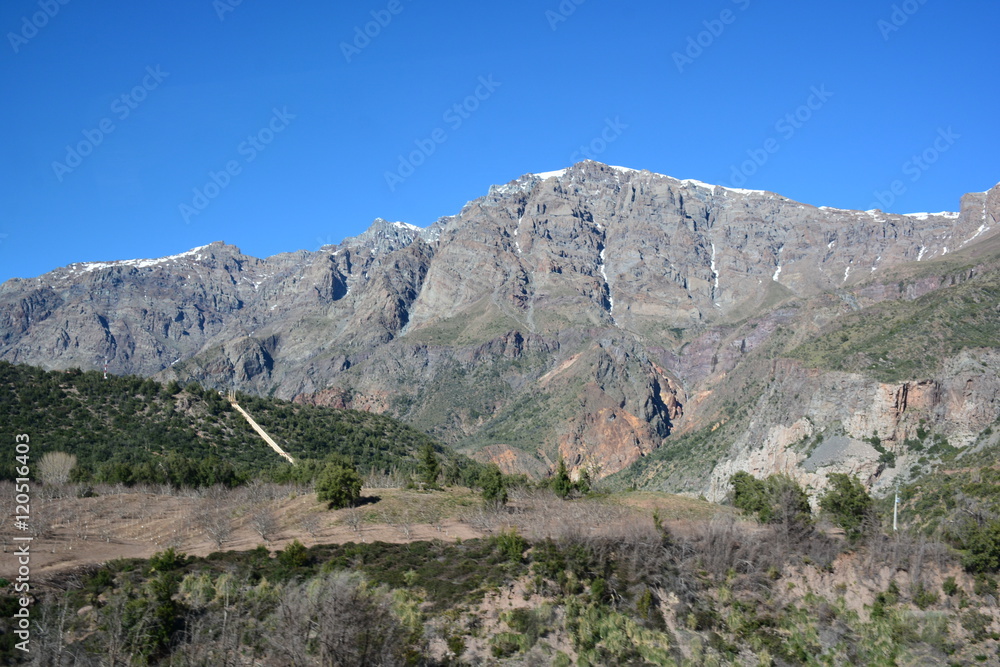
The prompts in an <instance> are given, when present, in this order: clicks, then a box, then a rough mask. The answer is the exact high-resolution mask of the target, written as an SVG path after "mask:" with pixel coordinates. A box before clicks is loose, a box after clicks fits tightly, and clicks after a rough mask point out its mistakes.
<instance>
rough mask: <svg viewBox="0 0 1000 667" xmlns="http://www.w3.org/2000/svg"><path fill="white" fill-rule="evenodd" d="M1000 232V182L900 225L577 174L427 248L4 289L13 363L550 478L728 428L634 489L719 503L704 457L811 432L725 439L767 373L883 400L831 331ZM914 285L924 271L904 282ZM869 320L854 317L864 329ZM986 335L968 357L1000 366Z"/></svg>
mask: <svg viewBox="0 0 1000 667" xmlns="http://www.w3.org/2000/svg"><path fill="white" fill-rule="evenodd" d="M998 217H1000V187H998V188H994V189H993V190H991V191H989V192H988V193H978V194H977V193H974V194H970V195H966V196H965V197H964V198H963V200H962V205H961V210H960V212H958V213H942V214H933V215H928V214H917V215H910V216H902V215H891V214H886V213H882V212H880V211H867V212H863V211H843V210H837V209H830V208H816V207H813V206H809V205H806V204H801V203H798V202H795V201H792V200H789V199H787V198H784V197H781V196H780V195H777V194H774V193H770V192H759V191H746V190H734V189H727V188H722V187H718V186H711V185H707V184H704V183H700V182H697V181H690V180H689V181H680V180H677V179H673V178H670V177H667V176H662V175H659V174H653V173H650V172H646V171H635V170H631V169H625V168H621V167H610V166H607V165H603V164H599V163H596V162H583V163H580V164H577V165H574V166H573V167H571V168H569V169H566V170H562V171H560V172H553V173H549V174H544V175H540V176H536V175H532V174H528V175H525V176H522V177H520V178H518V179H516V180H514V181H511V182H510V183H507V184H505V185H500V186H494V187H492V188H490V191H489V193H488V194H487V195H486V196H484V197H482V198H480V199H477V200H476V201H473V202H470V203H468V204H467V205H466V206H465V207H464V208H463V209H462V210H461V212H460V213H459V214H458V215H455V216H451V217H447V218H442V219H441V220H439V221H438V222H437V223H435V224H434V225H432V226H431V227H429V228H428V229H426V230H421V229H419V228H415V227H413V226H411V225H406V224H404V223H389V222H386V221H384V220H377V221H376V222H375V224H373V226H372V227H371V229H369V230H368V231H367V232H365V233H364V234H362V235H360V236H358V237H355V238H352V239H347V240H345V241H344V242H343V243H341V244H339V245H337V246H330V247H326V248H323V249H322V250H320V251H318V252H315V253H307V252H298V253H290V254H285V255H278V256H275V257H271V258H267V259H263V260H262V259H255V258H251V257H246V256H244V255H242V254H241V253H240V252H239V250H238V249H236V248H234V247H232V246H226V245H224V244H212V245H210V246H206V247H204V248H200V249H195V250H193V251H190V252H188V253H184V254H183V255H180V256H177V257H173V258H166V259H163V260H133V261H131V262H110V263H90V264H77V265H71V266H70V267H66V268H64V269H59V270H56V271H53V272H51V273H49V274H46V275H45V276H41V277H39V278H36V279H32V280H18V281H9V282H7V283H5V284H4V285H3V286H0V358H3V359H6V360H10V361H14V362H22V363H36V364H40V365H44V366H45V367H48V368H65V367H69V366H81V367H85V368H95V367H98V366H99V365H100V364H101V363H103V360H104V359H105V358H108V359H110V360H111V368H112V370H113V371H114V372H134V373H140V374H146V375H154V374H155V375H157V377H159V378H162V379H178V380H190V379H194V380H198V381H199V382H201V383H203V384H205V385H207V386H211V387H218V388H225V387H236V388H238V389H241V390H243V391H247V392H252V393H256V394H264V395H267V394H273V395H275V396H278V397H281V398H286V399H290V398H295V399H296V400H297V401H299V402H301V403H317V404H325V405H332V406H340V407H356V408H362V409H366V410H371V411H375V412H387V413H389V414H392V415H395V416H398V417H402V418H404V419H406V420H408V421H410V422H412V423H413V424H415V425H417V426H418V427H420V428H422V429H425V430H426V431H428V432H430V433H431V434H432V435H434V436H435V437H438V438H440V439H441V440H443V441H445V442H447V443H450V444H452V445H454V446H457V447H459V448H464V449H466V450H467V451H469V452H473V451H481V450H483V451H486V452H487V454H488V455H489V456H490V457H492V458H494V459H495V460H497V461H498V462H499V463H502V464H504V465H505V466H507V467H508V468H510V469H512V470H514V469H521V470H525V471H531V472H535V473H541V472H544V471H545V470H546V469H548V468H550V467H551V466H552V465H553V464H554V462H555V459H556V458H557V457H558V456H563V457H564V458H566V459H567V461H568V462H569V463H571V464H572V466H573V467H574V468H577V469H579V468H583V467H588V468H591V469H592V470H593V472H595V473H597V474H598V475H602V476H603V475H608V474H612V473H615V472H618V471H621V470H623V469H625V468H627V467H628V466H630V465H632V464H635V462H636V461H639V460H640V459H642V458H644V457H647V456H649V455H650V454H651V453H653V452H654V451H656V450H658V449H660V448H661V446H663V445H667V447H666V449H664V450H663V451H664V452H669V451H673V452H675V453H676V452H677V447H678V446H679V444H680V442H681V441H682V439H683V438H686V437H690V435H691V434H694V433H697V432H701V431H702V430H705V429H711V427H712V426H716V428H715V430H707V431H706V432H708V433H710V434H711V437H707V438H706V442H708V441H711V443H712V444H711V446H710V447H709V450H710V451H709V452H708V453H707V454H706V456H702V454H703V453H705V452H699V451H692V452H683V455H682V456H680V457H679V459H678V460H681V459H683V460H689V459H692V458H694V459H698V460H700V461H701V463H699V464H698V465H694V464H690V465H689V464H685V466H682V467H683V468H684V469H685V470H687V472H684V473H683V474H678V475H675V476H674V477H670V476H669V475H668V476H667V478H669V479H670V480H672V481H669V482H668V481H665V480H666V479H667V478H665V477H664V476H663V470H662V469H661V468H657V467H656V466H654V467H652V468H650V467H648V466H647V467H646V468H645V470H646V472H644V473H643V474H642V475H639V477H638V478H636V479H641V480H643V481H642V483H644V484H647V485H663V484H667V485H669V486H672V487H673V488H685V489H690V490H709V489H710V487H711V485H712V483H711V482H710V481H709V476H708V473H709V472H710V470H711V463H712V458H713V457H714V458H719V459H720V461H722V460H723V459H724V460H726V461H730V460H735V461H742V463H740V465H744V466H748V465H749V463H748V461H747V460H745V457H744V458H740V457H741V456H742V455H741V454H740V453H739V452H740V451H742V450H743V449H745V447H742V446H741V445H739V444H738V442H737V441H740V442H742V440H741V438H750V439H756V438H757V437H758V435H759V431H755V430H754V428H757V429H760V428H765V430H766V429H768V428H770V429H775V428H779V427H780V428H786V429H793V431H794V432H795V433H798V431H796V430H795V429H794V424H796V423H797V422H796V420H797V417H795V415H794V413H795V410H794V409H792V407H794V406H788V407H787V408H781V409H770V408H769V409H768V411H767V417H766V420H765V421H766V427H765V426H764V425H762V422H761V421H760V420H758V421H757V422H755V424H756V426H755V427H754V428H751V426H750V423H749V422H746V421H745V420H741V419H736V420H734V419H733V415H734V414H736V413H737V412H739V411H740V410H743V412H744V413H746V412H747V409H748V408H747V406H748V405H749V404H750V402H751V401H765V402H767V399H766V398H765V394H762V393H761V391H762V389H761V388H762V387H763V386H764V385H765V384H767V383H770V382H772V379H771V378H772V377H777V376H776V375H775V370H774V369H775V368H777V367H779V366H780V367H782V368H784V367H786V366H787V367H789V368H801V369H803V370H802V371H801V372H802V373H805V375H806V377H807V379H806V380H804V382H805V383H806V384H809V385H810V386H813V385H814V384H815V386H816V387H821V386H825V385H823V384H822V382H820V381H819V380H820V379H821V378H828V376H829V374H830V372H833V371H836V372H843V371H845V370H853V371H858V372H860V375H859V376H858V377H861V378H863V379H864V381H865V382H869V381H875V377H877V376H875V375H871V374H870V372H869V370H867V367H864V366H862V365H861V364H862V360H861V359H860V357H857V358H855V359H854V361H852V362H851V364H853V365H850V366H844V367H843V368H839V367H838V368H833V367H832V366H831V364H829V363H826V362H822V363H821V361H822V360H820V359H819V358H818V356H817V355H819V354H820V352H819V350H820V349H823V350H833V348H831V347H830V346H829V344H827V347H822V345H823V341H827V343H829V340H830V339H829V337H830V336H832V335H841V334H840V333H836V334H835V333H832V332H833V330H834V328H835V327H833V325H832V324H831V323H834V322H836V321H838V320H840V319H841V318H842V317H844V316H849V315H850V313H852V312H853V310H854V309H856V308H855V307H857V308H862V307H864V306H865V305H869V304H875V303H876V302H883V303H884V304H887V305H883V306H882V307H883V308H891V307H892V306H891V304H892V303H896V302H900V303H903V304H904V305H903V306H902V311H906V309H907V308H908V307H909V306H908V305H907V304H909V302H910V301H911V300H912V299H913V298H914V297H915V296H919V295H921V294H927V293H932V292H935V291H937V290H939V289H940V288H942V287H943V286H944V285H945V283H944V282H942V281H943V280H945V278H946V274H948V275H951V274H952V273H954V272H951V273H949V272H950V271H951V270H950V269H945V267H946V266H951V265H950V264H948V261H949V258H951V257H954V256H955V255H956V252H957V251H959V250H962V252H967V251H969V250H972V249H974V248H978V247H982V246H983V244H984V243H989V242H991V241H992V239H993V238H995V236H994V235H995V234H996V231H997V229H998V227H997V218H998ZM963 249H964V250H963ZM963 261H964V260H963ZM942 262H944V263H942ZM910 265H912V266H917V267H920V269H921V270H924V271H926V273H925V274H922V276H917V274H913V275H914V276H915V277H914V279H913V280H912V281H907V280H903V279H902V278H900V275H897V270H901V269H902V267H907V266H910ZM974 265H975V262H973V266H972V268H971V269H970V270H973V271H977V270H980V269H976V268H974ZM924 267H928V268H926V269H924ZM907 270H909V269H907ZM982 270H986V269H982ZM901 281H902V282H905V283H906V284H907V285H908V286H907V287H906V288H905V289H902V288H899V286H898V283H900V282H901ZM987 296H988V295H987V294H986V293H982V294H979V295H978V297H977V298H980V299H982V298H986V297H987ZM902 311H901V313H900V314H899V315H898V317H903V318H904V319H905V317H907V315H905V314H903V313H902ZM867 315H868V313H867V312H866V313H865V314H862V315H855V316H854V317H855V319H854V320H850V321H853V322H855V323H856V326H855V328H857V329H858V330H859V331H861V330H864V328H865V326H867V323H868V320H867V319H865V318H866V317H867ZM941 316H942V317H944V313H943V312H942V313H941ZM942 321H943V320H942ZM845 322H848V320H845ZM983 325H984V326H985V327H986V328H985V329H983V330H982V331H981V332H980V333H981V334H982V336H980V337H979V338H977V339H976V340H977V341H978V343H979V344H981V346H985V347H995V344H991V343H990V340H991V339H990V338H989V326H990V324H989V320H983ZM845 326H849V325H848V324H845ZM938 333H939V334H941V335H945V336H946V337H947V336H948V335H949V329H948V328H947V327H939V331H938ZM928 335H930V333H929V334H928ZM935 335H936V334H935ZM816 336H818V337H819V338H817V342H816V343H810V341H811V340H812V338H813V337H816ZM852 340H854V341H855V342H857V344H858V346H859V347H858V349H859V350H861V351H862V352H863V349H864V348H865V346H866V345H867V343H866V342H865V339H864V338H863V337H862V336H860V335H858V336H854V337H853V338H852ZM793 343H794V345H793ZM810 344H812V345H813V347H809V345H810ZM817 345H819V346H820V347H816V346H817ZM798 346H801V347H798ZM960 347H962V349H964V347H967V345H966V344H965V343H963V344H962V346H960ZM954 348H955V346H954V345H953V346H952V349H951V352H949V353H948V354H952V353H953V352H954V351H955V349H954ZM921 349H922V348H921ZM942 349H944V348H942ZM809 350H812V352H809ZM828 354H829V353H828ZM832 354H834V356H838V353H836V352H832ZM775 357H785V358H794V359H798V361H787V362H786V361H783V362H781V363H780V364H778V365H775V364H774V363H769V362H771V361H772V360H773V359H774V358H775ZM838 358H839V356H838ZM824 364H825V366H824ZM810 365H812V366H817V367H822V368H825V369H826V370H823V371H819V370H817V371H810V370H809V367H810ZM868 365H869V366H870V365H871V363H868ZM897 368H898V370H899V372H900V373H901V375H900V376H899V378H900V379H907V380H913V381H924V380H928V379H929V378H928V377H927V376H926V375H921V369H919V368H916V367H914V368H908V369H907V368H903V367H902V366H899V365H898V364H897ZM935 368H936V369H938V370H939V369H941V368H944V366H941V365H940V364H939V365H938V366H937V367H935ZM929 370H930V369H928V371H929ZM938 370H935V371H934V372H938ZM811 374H812V375H811ZM904 376H905V377H904ZM830 377H832V376H830ZM814 380H815V382H814ZM824 381H827V380H824ZM831 381H832V380H831ZM788 382H791V380H789V381H788ZM740 383H742V384H740ZM737 386H742V387H743V390H741V391H736V390H735V389H734V387H737ZM754 392H756V393H754ZM799 394H800V395H801V392H799ZM794 395H795V392H792V394H791V396H794ZM861 395H862V396H863V395H865V394H863V393H862V394H861ZM859 400H861V401H866V400H867V399H864V398H859ZM792 403H794V400H793V401H792ZM768 405H770V403H768ZM991 409H992V408H991V407H989V406H983V407H982V410H983V411H984V414H986V413H989V412H990V410H991ZM751 421H752V420H751ZM722 425H724V426H722ZM740 429H742V430H740ZM768 432H770V431H768ZM751 433H753V434H755V435H753V436H750V435H748V434H751ZM856 435H857V434H856ZM865 435H866V436H868V435H870V433H866V434H865ZM796 438H797V439H798V438H800V436H796ZM730 447H733V448H734V449H733V450H732V451H730V449H729V448H730ZM706 457H707V458H706ZM689 463H690V461H689ZM706 465H708V466H709V468H708V470H705V466H706ZM795 465H797V463H796V464H795ZM692 466H693V468H692ZM765 467H766V466H765ZM694 468H697V471H695V470H694ZM720 470H721V469H720ZM654 471H655V472H654ZM719 474H721V473H719ZM712 488H714V487H712Z"/></svg>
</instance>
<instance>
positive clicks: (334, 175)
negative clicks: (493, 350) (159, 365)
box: [0, 0, 1000, 280]
mask: <svg viewBox="0 0 1000 667" xmlns="http://www.w3.org/2000/svg"><path fill="white" fill-rule="evenodd" d="M998 27H1000V3H997V2H995V1H994V0H979V1H976V0H952V1H951V2H943V0H924V1H923V2H921V0H906V1H905V2H896V3H894V2H891V1H887V2H880V1H877V0H864V1H862V0H846V1H843V2H837V3H833V2H826V3H816V2H797V3H789V2H784V3H774V2H771V3H765V2H763V1H762V0H712V1H709V2H698V3H664V2H652V1H649V2H647V1H635V2H629V3H612V2H608V1H607V0H562V2H560V1H559V0H549V1H545V0H541V1H536V2H527V1H520V0H511V1H509V2H506V3H482V4H480V3H469V2H439V3H431V2H427V1H426V0H374V1H372V2H368V1H367V0H365V1H363V2H357V1H353V2H337V3H331V2H329V1H328V0H326V1H319V0H300V1H299V2H295V3H284V4H279V3H265V2H257V1H251V0H243V1H242V2H238V0H215V1H214V2H213V0H173V1H172V2H169V3H108V2H98V3H87V2H83V1H82V0H34V1H26V0H9V1H8V2H6V3H4V5H3V7H2V8H0V33H2V34H3V35H4V39H3V44H2V45H0V76H2V82H3V91H4V97H5V100H6V102H5V103H4V104H3V105H2V107H0V119H2V121H3V122H2V126H3V127H4V128H5V130H6V132H5V137H4V141H3V143H2V148H0V150H2V160H0V183H2V184H3V185H2V188H0V210H2V215H0V280H6V279H7V278H10V277H14V276H17V277H32V276H35V275H39V274H41V273H43V272H45V271H48V270H50V269H52V268H55V267H57V266H62V265H65V264H67V263H70V262H74V261H93V260H111V259H130V258H139V257H158V256H163V255H169V254H174V253H177V252H181V251H184V250H187V249H189V248H191V247H194V246H198V245H203V244H206V243H209V242H212V241H216V240H225V241H226V242H228V243H232V244H235V245H238V246H239V247H240V248H242V249H243V251H244V252H245V253H247V254H251V255H256V256H267V255H271V254H274V253H278V252H284V251H293V250H297V249H307V250H315V249H317V248H318V247H319V246H320V245H322V244H325V243H336V242H339V241H340V240H342V239H343V238H344V237H345V236H350V235H354V234H357V233H359V232H361V231H363V230H364V229H365V228H367V227H368V225H369V224H370V223H371V221H372V220H373V219H374V218H376V217H383V218H386V219H389V220H401V221H405V222H409V223H412V224H417V225H421V226H425V225H428V224H430V223H432V222H433V221H434V220H436V219H437V218H438V217H440V216H444V215H451V214H454V213H456V212H458V211H459V210H460V209H461V207H462V205H463V204H464V203H465V202H466V201H468V200H471V199H474V198H476V197H479V196H481V195H483V194H485V192H486V190H487V189H488V187H489V185H490V184H492V183H504V182H507V181H509V180H511V179H513V178H516V177H517V176H519V175H521V174H523V173H527V172H533V171H547V170H553V169H559V168H562V167H565V166H568V165H569V164H571V163H572V162H574V161H576V160H579V159H582V158H583V157H593V158H594V159H598V160H600V161H602V162H607V163H609V164H616V165H623V166H628V167H634V168H640V169H643V168H644V169H649V170H651V171H657V172H660V173H665V174H669V175H672V176H676V177H678V178H696V179H699V180H702V181H707V182H712V183H719V184H723V185H731V186H732V185H740V186H743V187H748V188H756V189H767V190H773V191H776V192H779V193H781V194H783V195H786V196H789V197H792V198H794V199H798V200H801V201H805V202H808V203H811V204H815V205H828V206H837V207H843V208H862V209H867V208H871V207H873V206H878V207H879V208H882V209H884V210H888V211H892V212H900V213H902V212H916V211H940V210H956V209H957V207H958V200H959V197H960V196H961V195H962V194H963V193H965V192H970V191H982V190H985V189H987V188H989V187H992V186H993V185H994V184H996V183H997V181H998V180H1000V168H998V167H997V155H998V148H1000V129H998V125H997V122H996V117H997V109H998V106H1000V105H998V101H1000V99H998V98H1000V85H998V83H1000V82H998V72H1000V68H998V65H1000V62H998V61H1000V56H998V50H997V48H996V34H997V29H998ZM366 31H367V33H368V35H365V32H366ZM914 157H916V159H914ZM894 182H898V184H897V188H896V190H897V192H898V193H900V194H893V193H892V192H891V189H892V186H893V183H894ZM880 202H881V204H882V205H879V204H880Z"/></svg>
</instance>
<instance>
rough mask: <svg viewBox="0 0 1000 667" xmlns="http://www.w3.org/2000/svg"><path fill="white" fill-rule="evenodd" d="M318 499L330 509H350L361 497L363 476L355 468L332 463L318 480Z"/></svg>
mask: <svg viewBox="0 0 1000 667" xmlns="http://www.w3.org/2000/svg"><path fill="white" fill-rule="evenodd" d="M316 497H317V498H318V499H319V501H320V502H324V503H328V505H329V507H330V509H341V508H343V507H350V506H352V505H353V504H354V503H355V502H357V500H358V498H360V497H361V476H360V475H358V471H357V470H355V469H354V467H353V466H348V465H345V464H344V463H330V464H328V465H327V466H326V468H324V469H323V472H321V473H320V474H319V477H317V478H316Z"/></svg>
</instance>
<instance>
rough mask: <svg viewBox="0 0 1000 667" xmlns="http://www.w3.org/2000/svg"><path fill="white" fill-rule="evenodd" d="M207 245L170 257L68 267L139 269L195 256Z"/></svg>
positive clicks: (74, 268)
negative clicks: (125, 267) (130, 267)
mask: <svg viewBox="0 0 1000 667" xmlns="http://www.w3.org/2000/svg"><path fill="white" fill-rule="evenodd" d="M207 247H208V246H207V245H203V246H198V247H197V248H192V249H191V250H188V251H187V252H182V253H180V254H177V255H170V256H168V257H160V258H158V259H119V260H114V261H111V262H77V263H75V264H70V265H69V266H68V267H66V268H68V269H69V270H70V271H73V272H76V271H83V272H84V273H90V272H91V271H100V270H101V269H109V268H111V267H115V266H134V267H136V268H139V269H145V268H149V267H151V266H157V265H159V264H166V263H168V262H175V261H177V260H179V259H183V258H185V257H195V256H196V255H197V254H198V253H199V252H201V251H202V250H204V249H205V248H207Z"/></svg>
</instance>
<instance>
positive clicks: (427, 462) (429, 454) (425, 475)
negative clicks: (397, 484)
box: [420, 443, 441, 487]
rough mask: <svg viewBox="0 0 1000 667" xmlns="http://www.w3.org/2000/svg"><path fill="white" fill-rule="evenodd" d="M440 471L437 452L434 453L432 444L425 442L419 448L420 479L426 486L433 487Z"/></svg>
mask: <svg viewBox="0 0 1000 667" xmlns="http://www.w3.org/2000/svg"><path fill="white" fill-rule="evenodd" d="M440 472H441V464H439V463H438V459H437V454H435V453H434V446H433V445H432V444H430V443H427V444H426V445H424V446H423V448H422V449H421V450H420V480H421V481H422V482H423V483H424V484H425V485H426V486H430V487H435V486H437V478H438V474H439V473H440Z"/></svg>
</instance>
